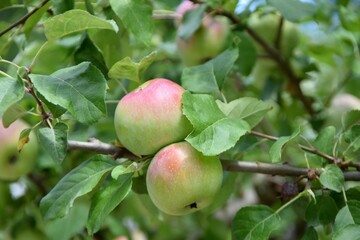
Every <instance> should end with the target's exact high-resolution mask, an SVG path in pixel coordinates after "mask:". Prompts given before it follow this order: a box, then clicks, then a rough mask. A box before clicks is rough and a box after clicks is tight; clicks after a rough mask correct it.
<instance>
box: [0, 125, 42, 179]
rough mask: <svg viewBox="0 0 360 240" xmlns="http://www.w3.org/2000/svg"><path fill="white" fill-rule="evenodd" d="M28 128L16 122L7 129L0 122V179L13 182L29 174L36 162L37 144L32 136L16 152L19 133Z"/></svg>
mask: <svg viewBox="0 0 360 240" xmlns="http://www.w3.org/2000/svg"><path fill="white" fill-rule="evenodd" d="M28 127H29V126H28V125H27V124H26V123H25V122H23V121H21V120H16V121H15V122H13V123H12V124H11V125H10V126H9V127H8V128H4V126H3V125H2V121H0V146H1V148H0V179H1V180H6V181H15V180H17V179H18V178H19V177H21V176H24V175H25V174H27V173H29V172H30V171H31V170H32V169H33V167H34V164H35V162H36V158H37V154H38V143H37V141H36V138H35V136H34V135H33V134H30V136H29V142H28V143H26V144H25V145H24V147H23V149H22V150H21V152H18V151H17V145H18V141H19V137H20V133H21V131H22V130H24V129H25V128H28Z"/></svg>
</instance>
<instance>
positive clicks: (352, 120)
mask: <svg viewBox="0 0 360 240" xmlns="http://www.w3.org/2000/svg"><path fill="white" fill-rule="evenodd" d="M341 120H342V126H343V129H344V130H347V129H349V128H350V127H351V126H352V125H354V124H356V123H358V122H359V121H360V110H351V111H349V112H347V113H345V114H344V115H343V116H342V119H341Z"/></svg>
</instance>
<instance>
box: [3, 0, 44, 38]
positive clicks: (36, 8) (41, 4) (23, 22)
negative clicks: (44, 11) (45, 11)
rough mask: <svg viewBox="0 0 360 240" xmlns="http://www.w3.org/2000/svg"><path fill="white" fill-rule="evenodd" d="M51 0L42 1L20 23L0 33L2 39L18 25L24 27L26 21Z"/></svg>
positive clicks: (17, 22)
mask: <svg viewBox="0 0 360 240" xmlns="http://www.w3.org/2000/svg"><path fill="white" fill-rule="evenodd" d="M49 1H50V0H44V1H42V2H41V3H40V4H39V5H38V6H37V7H35V8H34V9H33V10H31V11H30V12H29V13H27V14H26V15H25V16H23V17H22V18H20V19H19V20H18V21H16V22H14V23H13V24H11V25H10V26H9V27H7V28H6V29H4V30H3V31H1V32H0V37H1V36H2V35H4V34H5V33H7V32H9V31H10V30H11V29H13V28H15V27H16V26H18V25H22V24H25V22H26V20H27V19H28V18H29V17H31V15H33V14H34V13H36V12H37V11H38V10H39V9H40V8H42V7H43V6H44V5H45V4H46V3H47V2H49Z"/></svg>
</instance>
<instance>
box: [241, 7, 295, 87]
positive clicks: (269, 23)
mask: <svg viewBox="0 0 360 240" xmlns="http://www.w3.org/2000/svg"><path fill="white" fill-rule="evenodd" d="M280 21H281V16H280V15H279V14H277V13H261V12H255V13H253V14H252V15H251V16H250V18H249V20H248V26H249V28H251V29H252V30H254V32H255V33H256V34H257V35H258V36H259V37H261V38H262V39H263V40H264V41H265V42H266V43H267V44H268V45H270V46H271V47H273V48H275V42H276V38H277V33H278V29H279V26H280ZM299 38H300V32H299V30H298V29H297V27H296V24H294V23H291V22H289V21H287V20H285V19H284V20H283V24H282V30H281V38H280V46H279V49H278V50H279V52H280V54H281V55H282V56H283V57H284V58H285V59H289V58H290V57H291V56H292V55H293V51H294V49H295V47H296V46H297V45H298V44H299ZM253 43H254V46H255V49H256V52H257V55H258V56H259V57H258V59H257V61H256V63H255V66H254V67H253V70H252V72H251V76H252V78H253V82H254V83H255V84H256V85H258V86H260V87H262V86H263V85H264V81H265V80H266V79H267V78H268V77H269V76H270V75H272V76H277V75H278V73H279V72H281V71H279V67H278V64H277V63H276V62H275V61H274V60H272V59H270V58H268V57H266V56H268V55H269V54H268V53H267V52H266V51H265V50H264V48H263V47H262V46H261V45H260V44H259V43H257V42H256V41H255V40H254V41H253Z"/></svg>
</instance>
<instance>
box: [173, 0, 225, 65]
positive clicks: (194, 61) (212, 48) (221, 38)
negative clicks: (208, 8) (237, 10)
mask: <svg viewBox="0 0 360 240" xmlns="http://www.w3.org/2000/svg"><path fill="white" fill-rule="evenodd" d="M196 7H198V4H193V3H192V2H191V1H183V2H182V3H181V4H180V5H179V7H178V8H177V13H178V14H179V15H180V16H181V18H182V16H183V15H184V14H185V13H186V12H187V11H188V10H190V9H194V8H196ZM181 18H180V19H181ZM179 24H180V25H181V20H180V23H179ZM229 37H230V23H229V21H228V19H226V18H225V17H223V16H215V17H214V16H210V15H206V16H205V17H204V18H203V20H202V23H201V25H200V27H199V29H198V30H197V31H196V32H195V33H194V34H193V35H192V36H190V38H189V39H187V40H184V39H181V38H180V37H179V36H177V40H176V44H177V49H178V53H179V55H180V58H181V59H182V61H183V63H184V64H185V65H186V66H194V65H198V64H202V63H204V62H206V61H208V60H210V59H212V58H214V57H216V56H217V55H218V54H219V53H221V52H222V51H223V50H225V48H226V47H227V45H228V43H229Z"/></svg>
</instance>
